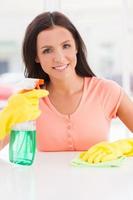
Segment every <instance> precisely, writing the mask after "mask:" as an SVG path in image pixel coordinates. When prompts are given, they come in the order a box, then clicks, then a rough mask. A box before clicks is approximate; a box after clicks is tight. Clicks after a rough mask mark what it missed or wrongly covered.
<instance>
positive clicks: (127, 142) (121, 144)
mask: <svg viewBox="0 0 133 200" xmlns="http://www.w3.org/2000/svg"><path fill="white" fill-rule="evenodd" d="M122 156H125V157H126V156H133V138H129V139H121V140H118V141H115V142H101V143H98V144H96V145H94V146H92V147H91V148H89V149H88V150H87V151H84V152H82V153H81V154H80V159H81V160H83V161H86V162H88V163H99V162H107V161H112V160H116V159H118V158H120V157H122Z"/></svg>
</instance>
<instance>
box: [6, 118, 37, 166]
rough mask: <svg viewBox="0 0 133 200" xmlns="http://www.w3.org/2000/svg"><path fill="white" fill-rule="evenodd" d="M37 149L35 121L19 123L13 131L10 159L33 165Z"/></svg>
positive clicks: (13, 161) (10, 143) (21, 163)
mask: <svg viewBox="0 0 133 200" xmlns="http://www.w3.org/2000/svg"><path fill="white" fill-rule="evenodd" d="M35 151H36V129H35V125H34V122H32V121H30V122H25V123H21V124H17V125H16V126H15V127H14V128H13V129H12V131H11V134H10V142H9V160H10V161H11V162H12V163H16V164H20V165H31V164H32V163H33V161H34V157H35Z"/></svg>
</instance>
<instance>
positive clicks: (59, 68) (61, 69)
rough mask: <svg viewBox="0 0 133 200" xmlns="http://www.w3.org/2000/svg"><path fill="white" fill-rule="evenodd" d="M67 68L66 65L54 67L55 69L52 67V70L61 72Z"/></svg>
mask: <svg viewBox="0 0 133 200" xmlns="http://www.w3.org/2000/svg"><path fill="white" fill-rule="evenodd" d="M67 67H68V64H66V65H60V66H56V67H53V69H55V70H58V71H63V70H64V69H66V68H67Z"/></svg>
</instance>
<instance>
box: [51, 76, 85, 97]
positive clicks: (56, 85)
mask: <svg viewBox="0 0 133 200" xmlns="http://www.w3.org/2000/svg"><path fill="white" fill-rule="evenodd" d="M47 89H48V91H49V92H50V93H51V92H54V91H55V92H56V93H58V94H62V95H63V94H64V95H65V94H73V93H76V92H79V91H80V90H82V89H83V78H82V77H79V76H77V77H73V79H71V80H51V81H50V83H49V84H48V85H47Z"/></svg>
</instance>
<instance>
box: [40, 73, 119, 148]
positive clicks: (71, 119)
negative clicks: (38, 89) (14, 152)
mask: <svg viewBox="0 0 133 200" xmlns="http://www.w3.org/2000/svg"><path fill="white" fill-rule="evenodd" d="M122 97H123V90H122V88H121V87H120V86H119V85H118V84H117V83H116V82H114V81H111V80H106V79H100V78H97V77H92V78H88V77H86V78H84V89H83V94H82V98H81V101H80V104H79V106H78V108H77V109H76V111H75V112H74V113H72V114H71V115H69V116H68V115H64V114H61V113H60V112H59V111H57V110H56V108H55V107H54V106H53V105H52V103H51V102H50V100H49V98H48V97H45V98H44V99H41V100H40V109H41V111H42V113H41V115H40V117H39V118H38V120H37V147H38V150H39V151H83V150H87V149H88V148H89V147H90V146H92V145H94V144H96V143H98V142H101V141H103V140H107V139H108V135H109V129H110V123H111V120H112V119H113V118H115V117H116V113H117V109H118V107H119V104H120V102H121V99H122Z"/></svg>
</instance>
